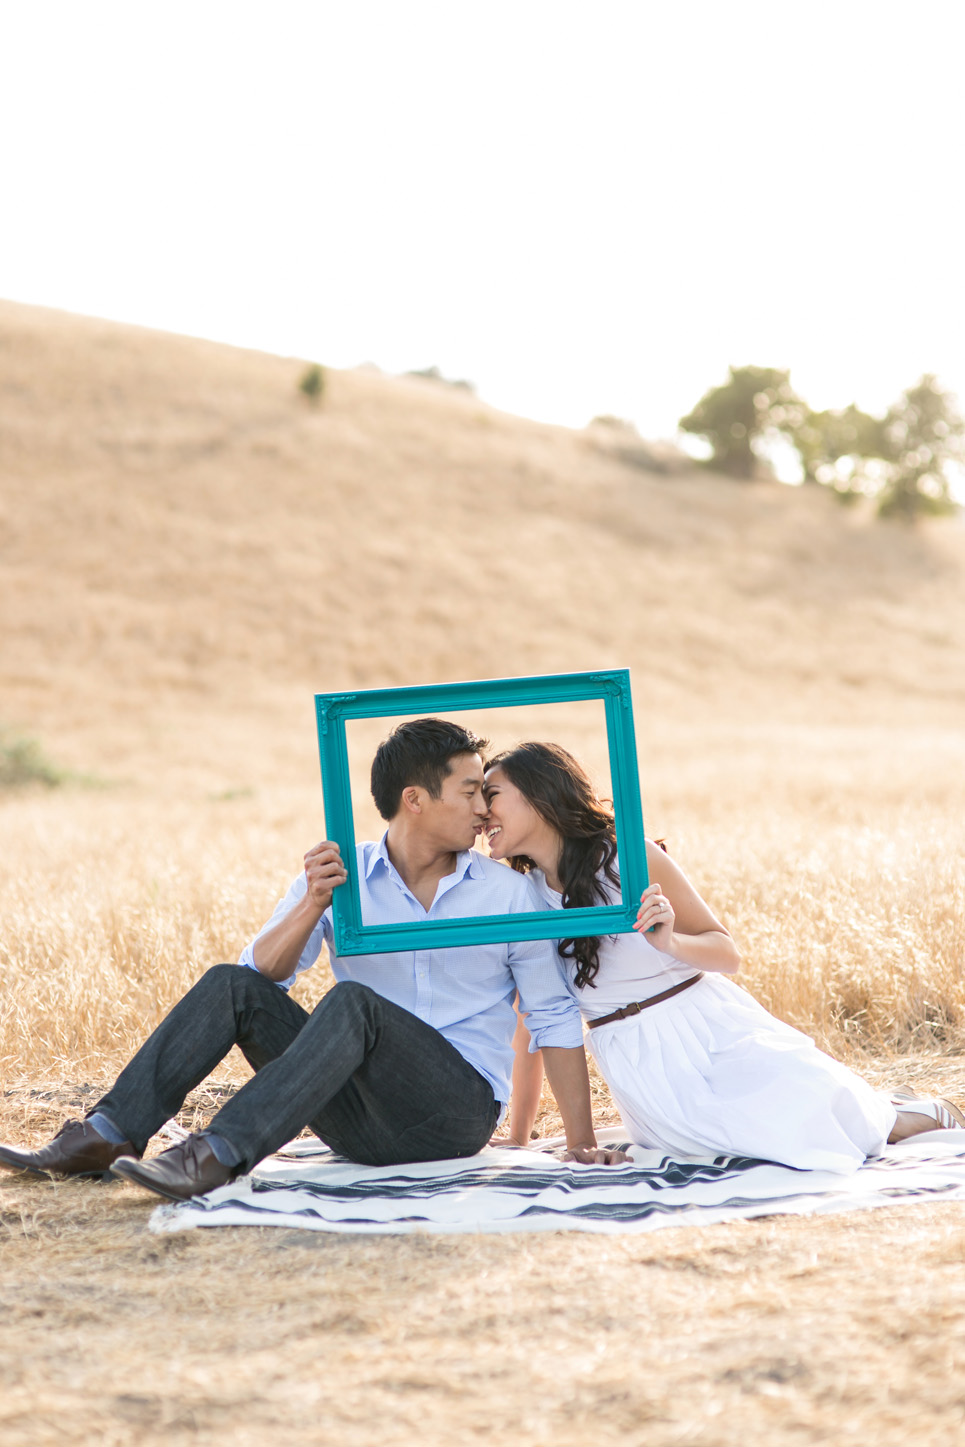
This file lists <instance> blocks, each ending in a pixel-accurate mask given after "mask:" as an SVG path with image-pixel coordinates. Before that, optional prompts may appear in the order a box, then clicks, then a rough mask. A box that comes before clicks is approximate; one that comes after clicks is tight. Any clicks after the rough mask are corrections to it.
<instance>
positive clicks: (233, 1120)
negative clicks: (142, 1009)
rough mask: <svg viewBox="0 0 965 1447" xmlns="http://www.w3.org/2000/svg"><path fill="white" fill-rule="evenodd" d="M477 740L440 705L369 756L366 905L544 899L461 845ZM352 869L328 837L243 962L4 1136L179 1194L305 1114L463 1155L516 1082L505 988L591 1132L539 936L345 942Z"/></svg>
mask: <svg viewBox="0 0 965 1447" xmlns="http://www.w3.org/2000/svg"><path fill="white" fill-rule="evenodd" d="M486 746H487V745H486V741H485V740H483V739H480V738H478V737H477V736H476V735H475V734H473V733H471V732H469V731H468V730H466V729H464V728H462V727H460V726H459V725H457V724H453V723H449V722H447V721H445V720H443V719H418V720H416V721H414V722H412V723H405V724H402V725H400V726H399V727H398V728H396V729H395V730H394V731H393V732H392V734H390V736H389V738H388V739H386V740H385V742H384V743H382V744H381V745H380V747H379V749H378V751H377V753H376V756H375V760H374V762H373V765H372V794H373V797H374V799H375V802H376V805H377V807H378V809H379V812H380V814H381V815H382V817H383V818H384V819H386V820H387V822H388V828H387V829H386V832H385V834H384V836H383V838H382V840H381V842H380V843H378V844H374V843H367V844H361V845H359V846H358V872H359V881H360V891H361V899H362V916H363V919H364V921H365V923H367V924H386V923H396V922H400V921H406V920H425V919H447V918H448V919H451V918H457V917H459V916H465V915H480V914H510V913H514V912H516V911H520V912H523V911H527V910H531V909H534V908H536V909H538V908H540V907H541V906H540V902H539V900H538V898H536V896H535V895H534V894H533V893H532V892H531V891H532V886H531V884H530V883H529V881H528V880H526V878H525V877H524V876H522V875H519V874H516V873H514V872H513V871H512V870H510V869H507V868H506V867H505V866H504V865H501V864H497V863H495V862H494V861H493V860H490V859H488V858H486V857H485V856H484V855H481V854H479V853H478V852H477V851H475V850H473V849H472V844H473V841H474V839H475V838H476V836H477V835H478V834H479V833H480V832H481V830H482V827H483V822H484V820H485V817H486V812H487V808H486V802H485V798H484V796H483V765H482V760H481V758H480V751H481V750H482V749H484V748H485V747H486ZM346 878H347V874H346V870H345V867H344V865H343V863H342V859H341V856H340V854H339V851H338V847H337V846H336V845H335V844H332V843H330V842H327V841H326V842H323V843H322V844H319V845H317V846H316V847H315V848H314V849H311V850H309V852H308V854H307V855H306V856H305V872H304V873H303V874H302V875H300V876H299V877H298V879H296V880H295V881H294V883H293V884H292V886H291V888H290V889H289V891H288V893H287V895H286V896H285V898H284V899H283V900H282V901H281V903H280V904H279V905H278V907H277V908H276V910H275V912H274V914H273V915H272V917H271V919H270V920H269V921H268V923H267V924H266V925H265V926H264V927H263V928H262V930H261V931H260V932H259V933H258V934H257V935H256V936H255V939H254V940H253V941H252V942H251V944H250V945H248V946H247V947H246V948H245V950H244V951H243V952H242V955H241V959H240V960H239V962H238V964H237V965H215V966H214V967H213V968H212V969H210V970H208V971H207V973H206V974H204V975H203V976H202V977H201V979H200V980H199V981H198V983H197V984H196V985H195V986H194V987H193V989H191V990H189V991H188V993H187V994H186V995H185V996H184V998H183V999H182V1000H180V1001H179V1003H178V1004H177V1005H175V1007H174V1009H173V1010H172V1011H171V1013H170V1014H169V1015H168V1016H167V1018H166V1019H165V1020H163V1021H162V1023H161V1024H160V1025H159V1026H158V1028H157V1029H156V1030H155V1031H154V1033H153V1035H151V1036H150V1038H149V1039H148V1040H147V1041H146V1043H145V1044H144V1045H143V1046H142V1047H141V1049H140V1050H139V1051H138V1053H137V1054H136V1055H135V1056H134V1058H133V1060H132V1061H131V1062H130V1063H129V1064H128V1065H127V1066H126V1067H125V1069H124V1070H123V1071H122V1072H121V1074H120V1075H119V1076H118V1079H117V1081H116V1082H115V1084H114V1086H113V1088H112V1089H111V1090H110V1091H109V1092H108V1093H107V1095H105V1096H104V1097H103V1099H102V1100H100V1101H99V1102H98V1104H97V1105H96V1106H95V1107H94V1109H93V1111H91V1112H90V1114H89V1115H88V1116H87V1118H86V1120H83V1121H68V1123H67V1124H66V1125H65V1126H64V1127H63V1128H62V1129H61V1131H60V1132H58V1134H57V1135H56V1136H55V1137H54V1139H53V1140H52V1141H51V1142H50V1143H49V1144H48V1145H47V1146H44V1147H43V1148H41V1149H40V1150H37V1151H26V1150H19V1149H17V1148H15V1147H11V1146H0V1164H3V1165H6V1166H8V1167H10V1168H11V1169H14V1170H23V1171H29V1172H33V1173H35V1174H41V1175H47V1174H48V1173H50V1174H57V1175H78V1176H103V1175H105V1174H107V1173H108V1172H109V1173H110V1174H112V1175H114V1176H119V1177H122V1178H123V1179H126V1180H129V1181H134V1182H136V1183H137V1184H138V1185H141V1186H145V1187H146V1188H147V1189H148V1190H151V1191H155V1192H157V1193H158V1194H159V1195H162V1196H167V1197H169V1198H170V1199H172V1200H184V1199H187V1198H189V1197H191V1196H195V1195H199V1194H201V1193H203V1192H205V1191H209V1190H213V1189H214V1188H215V1187H217V1186H221V1185H224V1184H226V1183H227V1182H228V1181H230V1180H232V1179H233V1178H234V1177H235V1176H237V1175H239V1174H241V1173H242V1172H244V1171H249V1170H251V1169H252V1168H253V1167H254V1166H256V1165H257V1164H258V1162H259V1161H260V1160H263V1159H264V1157H265V1156H267V1155H270V1154H271V1152H272V1151H275V1150H277V1149H278V1147H279V1146H281V1145H283V1144H284V1143H285V1142H286V1141H288V1140H290V1139H291V1138H292V1137H293V1136H295V1135H297V1134H298V1132H299V1131H300V1130H302V1128H303V1127H304V1126H306V1125H307V1126H310V1127H311V1129H312V1130H313V1131H314V1132H315V1134H316V1135H318V1136H319V1137H320V1138H321V1139H322V1140H323V1141H325V1142H326V1143H327V1144H328V1145H330V1146H331V1147H332V1148H333V1149H334V1150H336V1151H338V1152H339V1153H340V1154H342V1155H346V1156H348V1157H350V1158H351V1159H352V1160H356V1161H360V1162H362V1163H364V1164H368V1165H389V1164H394V1163H397V1162H402V1161H424V1160H444V1159H448V1158H451V1157H453V1156H466V1155H472V1154H474V1153H475V1152H476V1151H478V1150H480V1149H481V1148H482V1146H484V1145H485V1144H486V1142H487V1141H488V1140H489V1138H490V1136H491V1134H492V1131H493V1129H494V1127H495V1126H496V1124H497V1123H498V1120H499V1119H500V1114H501V1111H502V1109H503V1108H504V1106H505V1103H506V1102H507V1100H508V1099H509V1091H510V1076H511V1071H512V1061H513V1051H512V1036H513V1031H514V1027H515V1020H516V1017H515V1012H514V1010H513V999H514V995H515V993H516V992H517V991H518V993H519V998H520V1008H521V1010H523V1011H524V1012H525V1013H526V1014H527V1026H528V1028H529V1031H530V1034H531V1036H532V1038H533V1042H534V1048H540V1049H542V1051H543V1059H544V1062H545V1065H546V1074H547V1076H548V1078H549V1082H550V1085H551V1087H552V1089H553V1091H554V1094H555V1095H556V1099H557V1103H558V1105H559V1107H560V1112H561V1114H562V1116H563V1123H564V1126H565V1129H566V1142H567V1148H568V1155H569V1157H570V1158H571V1159H575V1160H580V1161H584V1162H597V1161H599V1162H604V1163H606V1162H608V1161H609V1160H610V1159H611V1158H612V1155H613V1153H610V1152H606V1151H600V1150H598V1149H597V1147H596V1140H595V1136H594V1134H593V1124H592V1118H591V1113H590V1091H589V1081H588V1078H587V1071H586V1059H585V1056H584V1052H583V1043H582V1041H583V1037H582V1027H581V1024H580V1017H579V1011H578V1009H577V1007H576V1005H575V1003H574V1001H573V1000H572V998H571V997H570V995H569V993H568V991H567V989H566V985H565V982H564V979H563V977H562V974H561V971H560V968H559V964H558V961H557V958H556V953H555V950H554V949H553V948H552V946H551V945H550V944H549V942H547V941H534V942H531V943H525V944H509V945H481V946H474V947H472V948H464V949H449V950H424V951H423V950H420V951H414V952H413V951H409V952H399V953H398V954H388V955H359V956H354V957H346V958H339V957H338V956H337V955H336V954H335V948H334V940H333V932H332V921H331V908H330V906H331V901H332V891H333V890H334V889H336V888H338V886H339V885H340V884H344V882H345V880H346ZM323 943H325V944H326V945H327V946H328V950H329V956H330V959H331V963H332V970H333V973H334V975H335V979H336V984H335V986H334V987H333V989H331V990H330V991H329V992H328V994H327V995H325V996H324V998H323V999H322V1000H321V1001H320V1002H319V1004H318V1006H317V1007H316V1009H315V1010H314V1012H313V1013H312V1014H311V1015H308V1014H307V1012H306V1011H305V1010H303V1009H302V1007H301V1006H300V1005H298V1004H296V1002H295V1001H294V1000H292V999H291V998H290V997H289V995H288V993H287V992H288V988H289V986H290V985H291V984H292V982H293V980H294V979H295V977H296V975H297V974H298V973H299V972H300V971H301V970H304V969H308V968H309V967H310V966H311V965H312V964H313V963H314V962H315V960H316V959H317V958H318V955H319V953H320V951H321V947H322V944H323ZM235 1044H237V1045H239V1046H240V1048H241V1050H242V1051H243V1053H244V1055H245V1057H246V1059H247V1060H248V1062H249V1064H250V1065H252V1067H253V1068H254V1070H255V1074H254V1075H253V1077H252V1078H251V1080H249V1081H248V1082H247V1083H246V1084H245V1085H244V1086H243V1087H242V1088H241V1089H240V1090H239V1091H238V1092H237V1093H236V1094H235V1095H234V1097H233V1098H232V1099H231V1100H230V1101H228V1103H227V1104H226V1105H225V1106H223V1107H222V1108H221V1110H219V1111H218V1113H217V1114H216V1115H215V1116H214V1118H213V1119H212V1121H211V1122H210V1124H209V1126H208V1128H207V1130H205V1131H201V1132H199V1133H197V1134H195V1135H191V1136H189V1137H188V1138H187V1139H186V1140H185V1141H183V1142H181V1143H179V1144H178V1145H175V1146H173V1147H171V1148H170V1149H169V1150H166V1151H164V1152H163V1153H162V1154H161V1155H159V1156H157V1157H155V1158H154V1159H153V1160H150V1161H144V1160H142V1159H141V1156H142V1155H143V1152H144V1149H145V1147H146V1146H147V1143H148V1141H149V1140H150V1138H151V1136H152V1135H154V1133H155V1132H156V1131H157V1130H158V1129H159V1128H160V1127H161V1126H162V1125H163V1124H164V1122H165V1121H167V1120H169V1119H170V1118H171V1117H172V1116H173V1115H176V1114H177V1112H178V1111H179V1110H180V1108H181V1106H182V1104H183V1103H184V1099H185V1096H186V1095H187V1094H188V1092H189V1091H190V1090H192V1089H193V1088H194V1087H195V1086H196V1085H198V1084H199V1083H200V1082H201V1081H202V1080H204V1078H205V1077H206V1076H207V1075H209V1074H210V1073H211V1071H212V1070H214V1069H215V1067H216V1066H217V1065H218V1063H219V1062H220V1061H221V1060H223V1059H224V1057H225V1055H227V1053H228V1051H229V1050H230V1049H231V1047H232V1046H233V1045H235Z"/></svg>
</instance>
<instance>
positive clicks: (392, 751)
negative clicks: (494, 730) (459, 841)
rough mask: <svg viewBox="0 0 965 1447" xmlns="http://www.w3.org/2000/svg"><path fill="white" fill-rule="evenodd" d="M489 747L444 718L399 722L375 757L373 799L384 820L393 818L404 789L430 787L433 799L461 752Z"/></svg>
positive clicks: (484, 741)
mask: <svg viewBox="0 0 965 1447" xmlns="http://www.w3.org/2000/svg"><path fill="white" fill-rule="evenodd" d="M488 748H489V741H488V739H481V738H480V737H479V736H478V734H474V733H473V732H472V730H471V729H464V728H463V727H462V726H461V724H454V723H450V722H449V720H448V719H444V718H417V719H413V720H412V721H411V722H410V723H404V724H399V726H398V728H396V729H393V730H392V732H391V733H390V734H389V737H388V738H387V739H384V740H383V741H382V743H380V744H379V747H378V749H377V750H376V754H375V758H374V759H373V760H372V798H373V799H374V800H375V807H376V808H377V809H378V811H379V813H380V814H381V815H382V818H383V819H393V818H394V817H395V815H396V814H397V813H398V812H399V807H400V805H401V803H402V790H403V789H408V788H409V786H410V785H411V784H418V785H420V786H421V787H422V788H423V789H428V791H429V793H430V795H431V796H432V798H433V799H438V798H439V796H440V795H441V793H442V781H443V779H445V778H446V776H447V775H448V774H449V773H450V763H451V761H452V760H453V759H454V758H456V757H457V756H458V755H459V754H479V753H482V751H483V750H484V749H488Z"/></svg>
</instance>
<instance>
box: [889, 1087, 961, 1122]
mask: <svg viewBox="0 0 965 1447" xmlns="http://www.w3.org/2000/svg"><path fill="white" fill-rule="evenodd" d="M891 1103H892V1105H893V1106H894V1107H895V1109H896V1110H898V1111H901V1112H902V1113H903V1114H905V1113H907V1114H909V1115H924V1116H927V1117H928V1119H929V1120H935V1121H937V1122H938V1126H939V1129H940V1130H955V1129H956V1128H958V1127H961V1126H965V1115H963V1114H962V1112H961V1111H960V1110H959V1108H958V1106H957V1105H955V1104H953V1102H952V1101H950V1100H946V1099H945V1097H944V1096H943V1095H916V1094H915V1092H914V1091H913V1090H909V1089H907V1088H906V1089H904V1090H894V1091H892V1094H891Z"/></svg>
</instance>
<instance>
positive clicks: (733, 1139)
mask: <svg viewBox="0 0 965 1447" xmlns="http://www.w3.org/2000/svg"><path fill="white" fill-rule="evenodd" d="M486 797H487V800H488V804H489V815H488V819H487V822H486V835H487V838H488V840H489V850H490V854H491V855H492V857H493V858H494V859H504V860H507V861H508V862H509V863H510V864H511V865H512V867H513V868H514V869H519V870H522V871H525V872H528V873H529V875H530V877H531V879H532V880H533V882H534V883H535V885H536V887H537V889H538V891H539V893H540V895H541V896H542V898H543V899H544V900H545V901H546V903H547V905H548V906H552V907H554V908H557V909H559V908H563V909H566V908H567V907H571V908H573V907H579V906H588V905H597V904H614V903H620V901H621V895H620V882H619V874H618V872H617V859H616V831H615V827H614V821H613V815H612V813H610V812H609V811H608V810H607V809H604V808H603V806H602V805H601V804H600V801H599V800H598V799H597V798H596V796H595V794H594V792H593V787H592V784H591V783H590V780H589V778H588V777H587V775H586V773H585V772H584V771H583V769H582V768H581V767H580V765H579V764H578V763H577V761H576V760H575V759H574V758H573V757H572V756H571V755H570V754H568V753H567V752H566V750H565V749H562V748H560V747H559V746H558V745H556V744H540V743H527V744H521V745H520V746H519V747H518V748H515V749H512V750H510V751H508V752H507V753H504V754H500V755H499V756H498V757H497V758H495V759H493V760H492V762H491V763H490V764H489V765H488V767H487V771H486ZM647 867H648V871H649V874H650V878H651V880H652V881H653V882H652V883H651V884H650V886H649V887H648V888H647V889H646V890H645V891H644V893H643V895H642V897H641V902H640V910H639V913H638V915H637V919H636V923H635V925H634V932H633V933H627V934H621V935H616V936H612V937H609V938H591V939H576V940H561V941H560V944H559V946H558V948H559V951H560V955H561V956H562V958H563V960H564V963H565V967H566V974H567V978H568V980H569V984H570V988H571V990H572V991H573V994H574V995H575V997H576V999H577V1001H578V1002H579V1005H580V1010H581V1012H582V1014H583V1017H584V1019H585V1020H586V1022H587V1024H588V1026H589V1037H588V1045H589V1049H590V1052H591V1054H592V1055H593V1057H594V1059H595V1060H596V1062H597V1065H598V1066H599V1068H600V1071H601V1073H602V1075H603V1076H604V1078H605V1080H606V1081H607V1084H608V1085H609V1087H610V1091H611V1094H612V1096H613V1099H614V1101H615V1103H616V1105H617V1108H618V1110H619V1112H620V1115H621V1117H622V1120H623V1124H624V1126H625V1127H626V1129H627V1131H628V1133H629V1135H630V1137H631V1139H632V1140H633V1141H634V1142H636V1143H637V1144H638V1145H642V1146H648V1147H651V1148H655V1149H659V1150H664V1151H666V1152H667V1153H668V1154H670V1155H707V1154H713V1155H742V1156H753V1157H755V1158H757V1159H761V1160H770V1161H777V1162H780V1163H781V1164H784V1165H788V1166H794V1167H797V1168H799V1169H809V1170H831V1171H852V1170H854V1169H856V1168H857V1167H858V1166H859V1165H860V1164H861V1162H862V1161H864V1160H865V1159H866V1158H867V1157H868V1156H870V1155H876V1154H878V1153H879V1152H880V1151H881V1149H882V1147H883V1146H884V1145H885V1143H886V1142H892V1141H898V1140H903V1139H904V1138H905V1137H906V1136H910V1135H914V1134H917V1133H919V1132H921V1131H928V1130H936V1129H949V1128H952V1127H955V1126H965V1116H963V1115H962V1114H961V1113H960V1112H959V1111H958V1110H957V1109H956V1107H954V1106H953V1105H951V1104H950V1102H948V1101H944V1100H934V1099H927V1100H926V1099H919V1098H917V1097H915V1098H912V1093H911V1092H899V1093H898V1095H896V1096H895V1097H894V1098H889V1097H888V1096H887V1095H881V1094H879V1093H878V1092H877V1091H874V1090H872V1088H871V1086H869V1085H868V1084H867V1083H866V1082H865V1081H864V1080H862V1079H861V1078H860V1077H859V1076H857V1075H855V1074H854V1073H853V1072H852V1071H850V1070H848V1069H847V1068H846V1067H845V1066H843V1065H841V1064H840V1063H839V1062H838V1061H836V1060H832V1059H831V1057H830V1056H829V1055H825V1054H824V1053H823V1052H822V1051H820V1050H818V1049H817V1047H816V1046H815V1045H814V1042H813V1041H812V1040H810V1039H808V1037H807V1036H805V1035H802V1034H801V1033H800V1031H798V1030H794V1029H792V1028H791V1026H789V1025H785V1024H784V1023H783V1022H782V1021H780V1020H777V1019H775V1017H774V1016H773V1015H769V1014H768V1012H767V1011H766V1010H765V1009H764V1008H763V1006H762V1005H759V1004H758V1003H757V1001H756V1000H754V999H753V998H752V996H751V995H749V994H747V992H746V991H744V990H742V989H740V988H739V987H738V986H737V985H735V984H733V983H732V981H731V980H729V979H727V978H726V977H727V976H728V975H732V974H734V973H736V971H737V968H738V965H739V963H740V956H739V954H738V952H737V948H736V946H735V944H734V941H733V940H732V939H731V937H730V935H729V934H728V932H727V930H726V929H725V928H724V926H723V925H722V924H721V923H720V921H719V920H718V919H716V918H715V916H714V915H713V913H712V912H711V910H710V909H709V908H708V906H707V905H706V904H705V902H704V901H703V900H702V899H701V897H700V895H699V894H698V893H697V891H696V890H695V889H694V888H693V886H692V885H691V884H690V882H689V881H688V880H687V878H686V877H685V875H684V874H683V872H682V871H681V870H680V869H679V868H678V867H677V865H676V864H674V862H673V860H672V859H670V858H669V857H668V856H667V855H666V854H665V853H664V852H663V851H662V850H661V849H660V848H658V847H657V846H656V845H654V844H653V843H651V841H649V840H648V841H647ZM627 1006H630V1007H631V1009H630V1010H629V1011H628V1010H627V1009H626V1007H627ZM517 1037H518V1039H519V1040H520V1042H521V1045H522V1049H523V1050H525V1049H528V1039H526V1038H525V1031H524V1029H520V1030H519V1031H518V1032H517ZM518 1048H519V1047H518ZM526 1061H527V1057H525V1056H524V1055H523V1054H522V1051H520V1053H519V1054H518V1055H517V1063H518V1067H519V1068H518V1070H517V1074H516V1075H514V1099H515V1093H516V1090H517V1088H519V1089H521V1090H522V1092H523V1095H524V1097H525V1096H527V1092H528V1102H529V1103H528V1104H526V1105H525V1106H524V1108H523V1110H522V1111H520V1110H519V1109H516V1110H514V1113H513V1116H512V1122H511V1132H512V1139H513V1141H514V1142H515V1143H516V1144H520V1145H522V1144H523V1143H524V1142H526V1141H528V1139H529V1135H530V1130H531V1128H532V1125H533V1120H534V1118H535V1113H536V1106H535V1103H534V1102H535V1099H536V1098H537V1092H536V1091H534V1089H533V1085H534V1078H535V1080H536V1082H537V1084H538V1079H539V1076H538V1074H535V1072H538V1071H539V1070H540V1068H541V1067H540V1064H539V1060H538V1057H537V1056H532V1055H531V1056H529V1057H528V1062H529V1063H528V1064H527V1063H526Z"/></svg>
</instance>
